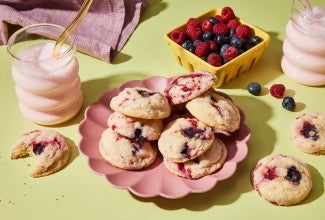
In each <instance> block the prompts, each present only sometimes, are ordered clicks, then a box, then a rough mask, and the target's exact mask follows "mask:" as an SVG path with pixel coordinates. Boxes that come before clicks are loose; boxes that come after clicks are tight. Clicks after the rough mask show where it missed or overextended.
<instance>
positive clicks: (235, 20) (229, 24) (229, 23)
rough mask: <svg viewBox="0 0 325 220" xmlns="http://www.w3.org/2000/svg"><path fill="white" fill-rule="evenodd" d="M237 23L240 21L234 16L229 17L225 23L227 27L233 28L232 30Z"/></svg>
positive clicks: (235, 27)
mask: <svg viewBox="0 0 325 220" xmlns="http://www.w3.org/2000/svg"><path fill="white" fill-rule="evenodd" d="M239 25H240V22H239V21H238V20H237V19H235V18H234V19H231V20H230V21H228V23H227V27H228V28H230V29H234V30H236V29H237V27H238V26H239Z"/></svg>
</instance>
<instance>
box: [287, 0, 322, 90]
mask: <svg viewBox="0 0 325 220" xmlns="http://www.w3.org/2000/svg"><path fill="white" fill-rule="evenodd" d="M307 2H308V1H307ZM302 3H305V4H302ZM309 6H310V5H309ZM309 6H308V4H307V3H306V1H295V0H293V1H292V7H291V18H290V20H289V21H288V23H287V25H286V39H285V40H284V42H283V57H282V60H281V67H282V70H283V72H284V73H285V74H286V75H288V77H290V78H292V79H293V80H295V81H297V82H298V83H301V84H304V85H308V86H321V85H325V7H323V6H322V7H320V6H314V7H311V6H310V7H309Z"/></svg>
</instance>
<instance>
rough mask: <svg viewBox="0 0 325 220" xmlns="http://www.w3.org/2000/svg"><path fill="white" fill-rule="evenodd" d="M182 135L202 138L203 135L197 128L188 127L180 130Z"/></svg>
mask: <svg viewBox="0 0 325 220" xmlns="http://www.w3.org/2000/svg"><path fill="white" fill-rule="evenodd" d="M182 135H183V136H184V137H187V138H202V137H204V131H203V130H201V129H198V128H193V127H189V128H187V129H184V130H182Z"/></svg>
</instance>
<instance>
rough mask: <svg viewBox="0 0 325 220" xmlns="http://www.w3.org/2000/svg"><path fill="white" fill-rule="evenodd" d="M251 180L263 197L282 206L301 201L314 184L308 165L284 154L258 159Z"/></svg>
mask: <svg viewBox="0 0 325 220" xmlns="http://www.w3.org/2000/svg"><path fill="white" fill-rule="evenodd" d="M251 181H252V184H253V186H254V189H255V190H256V191H257V192H258V193H259V195H260V196H261V197H263V198H264V199H266V200H267V201H269V202H270V203H272V204H275V205H280V206H290V205H294V204H297V203H299V202H301V201H302V200H303V199H304V198H305V197H306V196H307V195H308V194H309V192H310V190H311V188H312V185H313V184H312V177H311V174H310V171H309V170H308V167H307V165H306V164H305V163H304V162H303V161H301V160H300V159H297V158H295V157H292V156H286V155H283V154H275V155H269V156H266V157H264V158H262V159H261V160H260V161H258V163H257V164H256V166H255V167H254V169H253V170H252V175H251Z"/></svg>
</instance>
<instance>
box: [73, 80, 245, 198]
mask: <svg viewBox="0 0 325 220" xmlns="http://www.w3.org/2000/svg"><path fill="white" fill-rule="evenodd" d="M170 81H171V78H164V77H151V78H147V79H144V80H133V81H128V82H126V83H124V84H123V85H121V86H120V87H119V88H115V89H111V90H108V91H107V92H105V93H104V94H102V95H101V96H100V98H99V100H98V101H97V102H96V103H94V104H92V105H90V106H88V107H87V109H86V111H85V118H84V119H83V120H82V122H81V123H80V125H79V133H80V135H81V140H80V143H79V150H80V152H81V153H82V154H84V155H85V156H86V158H87V159H88V165H89V167H90V169H91V170H92V171H94V172H95V173H97V174H99V175H102V176H104V177H105V178H106V180H107V181H108V182H109V183H110V184H111V185H112V186H114V187H116V188H119V189H128V190H129V191H131V192H132V193H134V194H135V195H137V196H140V197H154V196H162V197H165V198H170V199H176V198H181V197H184V196H186V195H188V194H190V193H202V192H206V191H209V190H210V189H212V188H213V187H214V186H215V185H216V184H217V183H218V182H220V181H222V180H225V179H228V178H229V177H231V176H232V175H233V174H234V173H235V171H236V168H237V164H238V163H239V162H240V161H242V160H243V159H244V158H245V157H246V156H247V152H248V147H247V141H248V140H249V138H250V130H249V128H248V126H247V125H246V123H245V114H244V112H243V111H242V110H241V109H239V110H240V114H241V124H240V128H239V130H237V131H236V132H234V133H232V134H231V135H230V136H226V135H219V136H218V137H219V138H220V139H221V140H222V141H223V142H224V143H225V144H226V146H227V148H228V152H229V153H228V157H227V160H226V162H225V163H224V165H223V166H222V168H221V169H219V170H218V171H217V172H216V173H214V174H211V175H208V176H205V177H202V178H200V179H198V180H191V179H186V178H182V177H178V176H176V175H173V174H171V173H170V172H169V171H168V170H166V168H165V167H164V165H163V163H162V157H161V155H159V156H158V158H157V159H156V161H155V162H154V164H152V165H151V166H150V167H148V168H146V169H144V170H141V171H127V170H122V169H119V168H116V167H114V166H112V165H111V164H109V163H108V162H106V161H105V160H104V159H103V158H102V157H101V155H100V154H99V151H98V143H99V140H100V138H101V134H102V132H103V131H104V130H105V129H106V128H107V125H106V120H107V118H108V116H109V115H110V114H111V113H112V112H113V110H112V109H111V108H110V107H109V103H110V100H111V98H112V97H114V96H116V95H117V94H118V93H119V92H121V91H122V90H123V89H124V88H126V87H146V88H148V89H152V90H155V91H159V92H163V90H164V88H166V86H167V85H168V83H169V82H170ZM217 93H218V94H220V95H222V96H224V97H226V98H229V99H230V97H229V96H228V95H226V94H224V93H221V92H217Z"/></svg>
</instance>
